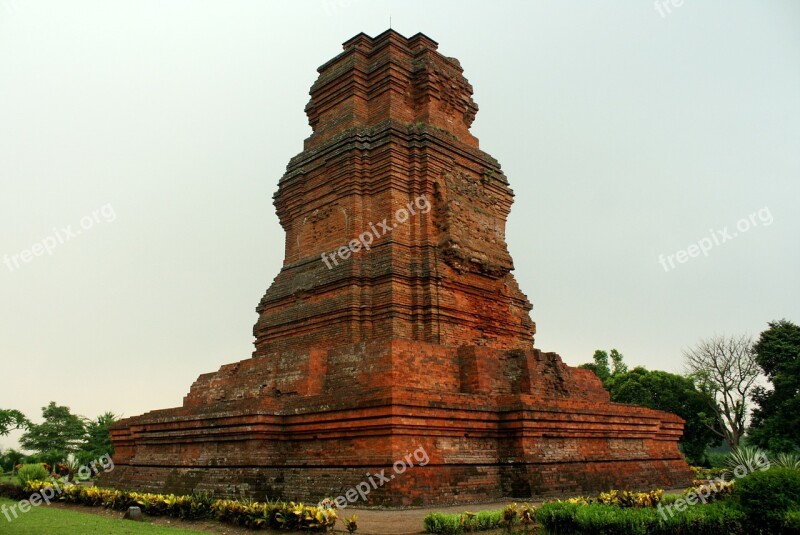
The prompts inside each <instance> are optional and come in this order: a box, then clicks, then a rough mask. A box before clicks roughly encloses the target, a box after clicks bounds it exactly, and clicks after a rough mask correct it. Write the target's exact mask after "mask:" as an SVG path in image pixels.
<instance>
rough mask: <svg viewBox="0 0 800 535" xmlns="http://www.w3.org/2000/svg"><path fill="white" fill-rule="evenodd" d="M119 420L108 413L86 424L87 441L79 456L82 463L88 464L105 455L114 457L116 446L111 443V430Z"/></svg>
mask: <svg viewBox="0 0 800 535" xmlns="http://www.w3.org/2000/svg"><path fill="white" fill-rule="evenodd" d="M117 420H118V418H117V416H116V415H114V414H113V413H111V412H106V413H103V414H101V415H100V416H98V417H97V418H96V419H94V420H89V421H88V422H87V423H86V440H85V441H84V442H83V445H82V446H81V452H80V454H79V455H78V460H79V461H80V462H81V463H83V464H88V463H90V462H91V461H94V460H96V459H99V458H100V457H102V456H103V455H113V453H114V445H113V444H112V443H111V433H110V432H109V429H110V428H111V426H112V425H113V424H114V422H116V421H117Z"/></svg>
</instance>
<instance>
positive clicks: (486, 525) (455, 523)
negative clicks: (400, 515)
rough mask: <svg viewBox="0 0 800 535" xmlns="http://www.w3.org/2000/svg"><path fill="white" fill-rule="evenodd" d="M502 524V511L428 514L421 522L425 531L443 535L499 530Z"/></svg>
mask: <svg viewBox="0 0 800 535" xmlns="http://www.w3.org/2000/svg"><path fill="white" fill-rule="evenodd" d="M502 522H503V509H498V510H496V511H479V512H477V513H430V514H428V515H427V516H426V517H425V518H424V519H423V521H422V523H423V524H424V525H425V531H427V532H428V533H441V534H443V535H456V534H458V533H464V532H467V531H487V530H490V529H499V528H500V527H501V526H502Z"/></svg>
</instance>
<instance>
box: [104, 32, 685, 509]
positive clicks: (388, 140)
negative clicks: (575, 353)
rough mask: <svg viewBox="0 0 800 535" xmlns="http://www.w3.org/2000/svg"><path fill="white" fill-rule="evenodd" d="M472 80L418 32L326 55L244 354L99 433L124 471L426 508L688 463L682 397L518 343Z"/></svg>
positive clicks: (554, 490)
mask: <svg viewBox="0 0 800 535" xmlns="http://www.w3.org/2000/svg"><path fill="white" fill-rule="evenodd" d="M477 109H478V107H477V105H476V104H475V102H474V101H473V100H472V87H471V86H470V84H469V83H468V82H467V80H466V78H465V77H464V75H463V71H462V69H461V66H460V64H459V63H458V61H457V60H456V59H454V58H449V57H445V56H443V55H442V54H440V53H439V52H438V51H437V44H436V42H434V41H433V40H431V39H430V38H428V37H426V36H425V35H422V34H417V35H415V36H413V37H411V38H406V37H404V36H402V35H400V34H399V33H397V32H395V31H392V30H389V31H387V32H384V33H382V34H380V35H379V36H377V37H375V38H371V37H369V36H367V35H364V34H359V35H356V36H355V37H353V38H352V39H350V40H348V41H347V42H345V43H344V51H343V52H342V53H341V54H339V55H338V56H336V57H335V58H333V59H332V60H330V61H329V62H327V63H325V64H324V65H322V66H321V67H320V68H319V78H318V79H317V81H316V82H315V83H314V85H313V86H312V88H311V100H310V102H309V103H308V105H307V106H306V112H307V114H308V118H309V123H310V124H311V127H312V130H313V132H312V134H311V136H310V137H309V138H308V139H306V140H305V144H304V150H303V151H302V152H301V153H300V154H298V155H297V156H295V157H294V158H292V159H291V161H290V162H289V165H288V166H287V170H286V173H285V174H284V176H283V177H282V178H281V179H280V181H279V184H278V191H277V193H276V194H275V207H276V210H277V213H278V216H279V219H280V222H281V225H282V226H283V228H284V230H285V231H286V242H285V260H284V263H283V267H282V269H281V271H280V273H279V274H278V276H277V277H276V278H275V280H274V281H273V283H272V285H271V286H270V287H269V289H268V290H267V291H266V293H265V295H264V297H263V298H262V299H261V301H260V303H259V305H258V308H257V311H258V313H259V318H258V322H257V323H256V325H255V328H254V334H255V336H256V343H255V351H254V353H253V355H252V357H251V358H249V359H245V360H242V361H239V362H235V363H233V364H227V365H224V366H222V367H221V368H220V369H219V370H218V371H217V372H213V373H208V374H204V375H202V376H200V378H198V380H197V381H196V382H195V383H194V384H193V385H192V387H191V389H190V391H189V394H188V395H187V396H186V397H185V398H184V403H183V406H181V407H177V408H174V409H165V410H160V411H153V412H150V413H147V414H145V415H142V416H137V417H133V418H128V419H126V420H123V421H121V422H120V423H119V424H117V425H116V426H115V428H114V429H113V430H112V436H113V440H114V444H115V447H116V450H117V451H116V455H115V457H114V462H115V464H116V468H115V470H114V471H113V472H111V473H110V474H107V475H106V476H105V478H106V483H109V484H113V485H116V486H118V487H126V488H135V489H148V490H158V491H169V492H192V491H207V492H213V493H215V494H217V495H218V496H242V495H244V496H248V497H251V498H254V499H264V498H265V497H269V498H277V497H281V498H285V499H299V500H305V501H308V500H319V499H321V498H323V497H325V496H331V497H335V496H338V495H340V494H343V493H345V492H346V491H347V490H348V489H350V488H352V487H354V486H356V485H357V484H359V483H360V482H361V481H363V480H364V478H365V474H366V473H368V472H369V473H373V474H374V473H378V472H380V471H381V470H385V471H386V472H387V473H392V470H393V467H394V466H396V464H395V463H396V462H397V461H399V460H403V459H407V458H408V455H409V454H411V453H412V452H420V451H424V452H425V457H426V459H427V460H426V462H425V463H424V465H422V464H421V463H419V462H417V464H416V466H414V467H413V468H409V469H408V470H407V471H404V472H403V473H395V474H393V475H396V477H394V478H393V479H391V481H389V482H386V484H384V485H381V486H380V487H378V488H375V489H374V490H372V492H370V493H369V495H368V496H367V497H365V498H364V501H366V502H367V503H368V504H370V505H375V504H385V505H420V504H426V503H455V502H471V501H486V500H492V499H500V498H503V497H508V498H522V499H524V498H531V497H533V496H544V495H552V494H564V493H578V492H590V491H594V490H602V489H607V488H609V487H625V488H633V487H641V488H652V487H665V486H675V485H684V484H688V483H689V482H691V479H692V473H691V471H690V470H689V468H688V466H687V465H686V463H685V461H684V460H683V458H682V456H681V454H680V452H679V451H678V447H677V441H678V439H679V438H680V436H681V433H682V429H683V421H682V420H681V419H680V418H678V417H677V416H675V415H672V414H667V413H663V412H658V411H653V410H649V409H645V408H642V407H635V406H630V405H620V404H615V403H611V402H610V401H609V396H608V393H607V392H606V391H605V390H604V389H603V387H602V385H601V383H600V381H599V380H598V379H597V377H595V376H594V374H592V373H591V372H590V371H587V370H582V369H576V368H571V367H569V366H566V365H564V364H563V362H562V361H561V359H560V357H559V356H558V355H556V354H555V353H543V352H541V351H539V350H537V349H534V347H533V342H534V339H533V335H534V333H535V325H534V323H533V322H532V321H531V319H530V316H529V312H530V310H531V305H530V303H529V301H528V299H527V298H526V296H525V295H524V294H523V293H522V292H521V290H520V289H519V287H518V285H517V283H516V280H515V279H514V277H513V274H512V270H513V262H512V259H511V256H510V254H509V251H508V248H507V246H506V242H505V224H506V219H507V217H508V214H509V210H510V208H511V204H512V198H513V193H512V191H511V189H510V187H509V184H508V180H507V178H506V176H505V175H504V174H503V172H502V170H501V168H500V165H499V164H498V162H497V161H496V160H494V159H493V158H492V157H491V156H489V155H488V154H486V153H484V152H483V151H481V150H480V149H479V147H478V140H477V139H476V138H475V137H474V136H473V135H472V134H471V133H470V131H469V128H470V125H471V123H472V121H473V119H474V117H475V114H476V112H477Z"/></svg>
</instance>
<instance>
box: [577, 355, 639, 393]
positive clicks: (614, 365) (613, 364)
mask: <svg viewBox="0 0 800 535" xmlns="http://www.w3.org/2000/svg"><path fill="white" fill-rule="evenodd" d="M609 359H610V362H609ZM592 360H593V361H594V362H590V363H586V364H581V365H580V366H578V367H579V368H583V369H584V370H591V371H593V372H594V374H595V375H596V376H597V377H599V378H600V381H602V383H603V386H606V383H607V382H608V380H609V379H611V377H613V376H614V375H616V374H619V373H625V372H627V371H628V366H627V365H626V364H625V362H624V357H623V356H622V353H620V352H619V351H617V350H616V349H612V350H611V352H610V355H609V353H606V352H605V351H603V350H602V349H598V350H597V351H595V352H594V355H593V356H592Z"/></svg>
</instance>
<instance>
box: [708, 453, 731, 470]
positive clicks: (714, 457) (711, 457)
mask: <svg viewBox="0 0 800 535" xmlns="http://www.w3.org/2000/svg"><path fill="white" fill-rule="evenodd" d="M727 458H728V455H727V454H726V453H722V452H708V453H706V462H705V464H707V465H708V466H710V467H711V468H726V464H725V460H726V459H727Z"/></svg>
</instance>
